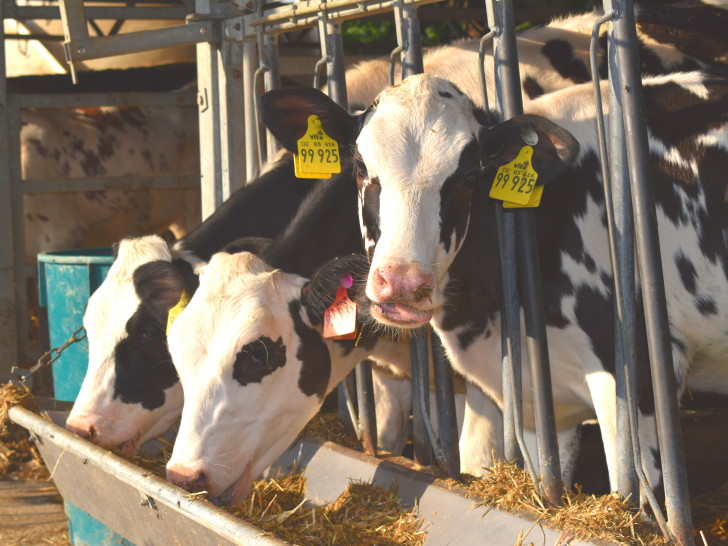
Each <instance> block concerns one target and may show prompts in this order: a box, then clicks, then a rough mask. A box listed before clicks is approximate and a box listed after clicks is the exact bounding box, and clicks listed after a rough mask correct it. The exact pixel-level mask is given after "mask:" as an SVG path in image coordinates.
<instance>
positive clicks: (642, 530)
mask: <svg viewBox="0 0 728 546" xmlns="http://www.w3.org/2000/svg"><path fill="white" fill-rule="evenodd" d="M449 483H451V484H452V483H455V482H453V481H452V480H450V481H449ZM465 485H466V488H467V496H468V497H469V498H471V499H473V500H476V501H477V505H478V506H492V507H495V508H498V509H501V510H505V511H514V510H515V511H521V512H525V513H527V514H530V515H531V516H533V517H535V518H536V520H537V521H539V522H543V523H544V524H546V525H548V526H550V527H554V528H556V529H562V530H564V531H568V533H569V535H570V536H571V537H574V538H578V539H586V540H606V541H611V542H616V543H619V544H635V545H647V546H658V545H663V544H667V543H666V541H665V540H664V538H663V537H662V535H661V534H660V531H659V528H658V527H657V525H655V524H653V523H651V522H648V521H645V519H644V518H642V517H641V515H640V514H639V513H636V512H634V511H633V510H632V509H631V508H630V505H629V504H628V503H626V502H625V501H623V500H622V499H620V498H619V497H618V496H617V495H616V494H611V495H604V496H595V495H586V494H584V493H582V492H581V491H580V490H579V489H578V488H577V490H576V491H570V490H567V491H566V492H564V496H563V505H562V506H560V507H548V506H545V505H544V503H542V502H541V500H540V498H539V496H538V495H537V493H536V490H535V488H534V486H533V483H532V482H531V478H530V476H529V475H528V473H527V472H526V471H525V470H523V469H522V468H520V467H518V466H516V465H514V464H510V463H506V462H504V461H499V462H497V463H496V464H495V465H494V466H493V467H491V468H490V469H488V474H487V475H486V476H484V477H483V478H478V479H476V478H473V477H472V476H470V477H466V480H465Z"/></svg>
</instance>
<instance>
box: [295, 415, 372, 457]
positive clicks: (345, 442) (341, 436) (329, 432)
mask: <svg viewBox="0 0 728 546" xmlns="http://www.w3.org/2000/svg"><path fill="white" fill-rule="evenodd" d="M309 437H314V438H320V439H322V440H325V441H327V442H334V443H336V444H339V445H342V446H344V447H348V448H349V449H354V450H356V451H363V448H362V445H361V442H360V441H359V440H357V439H356V438H355V437H354V436H352V435H351V434H350V433H349V432H347V430H346V428H345V427H344V425H343V424H341V422H340V421H339V418H338V417H337V415H336V413H335V412H334V413H317V414H316V415H315V416H314V417H313V418H312V419H311V420H310V421H309V422H308V424H307V425H306V427H305V428H304V429H303V430H302V431H301V433H300V434H299V435H298V438H297V440H302V439H304V438H309Z"/></svg>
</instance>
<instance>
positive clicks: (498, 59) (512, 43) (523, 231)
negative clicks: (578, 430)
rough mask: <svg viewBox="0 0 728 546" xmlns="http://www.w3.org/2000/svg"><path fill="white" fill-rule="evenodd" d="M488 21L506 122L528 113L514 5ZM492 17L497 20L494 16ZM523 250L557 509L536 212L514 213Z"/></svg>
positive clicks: (537, 404)
mask: <svg viewBox="0 0 728 546" xmlns="http://www.w3.org/2000/svg"><path fill="white" fill-rule="evenodd" d="M489 5H490V8H489V13H488V17H489V21H490V20H491V18H492V19H493V20H494V23H495V24H494V25H493V27H492V28H498V29H499V30H500V34H499V35H497V36H495V37H494V40H493V61H494V65H495V70H496V75H497V76H499V77H500V85H499V86H498V88H497V89H498V90H497V92H496V94H497V95H498V98H499V100H500V104H502V113H503V117H504V118H505V119H508V118H511V117H513V116H515V115H519V114H522V113H523V100H522V98H521V79H520V74H519V69H518V61H517V59H518V53H517V48H516V36H515V25H514V22H513V6H512V4H511V2H510V1H509V0H500V1H498V2H491V0H488V1H487V2H486V6H489ZM491 13H492V16H491ZM508 214H513V216H514V217H515V225H516V241H517V246H518V262H519V263H518V278H519V280H520V288H521V291H522V295H523V296H524V297H523V311H524V317H525V325H526V339H527V347H528V354H529V361H530V370H531V379H532V381H533V399H534V404H533V407H534V418H535V423H536V437H537V443H538V457H539V473H540V475H541V484H542V491H543V494H544V496H545V498H546V500H547V501H548V502H549V503H550V504H553V505H559V504H561V495H562V492H563V483H562V481H561V468H560V464H559V450H558V443H557V439H556V419H555V417H554V409H553V394H552V390H551V372H550V366H549V356H548V346H547V340H546V327H545V325H544V319H543V301H542V294H541V282H540V280H541V275H540V267H539V263H538V247H537V244H536V233H535V223H534V216H533V211H532V210H527V209H524V210H514V211H511V212H509V213H508Z"/></svg>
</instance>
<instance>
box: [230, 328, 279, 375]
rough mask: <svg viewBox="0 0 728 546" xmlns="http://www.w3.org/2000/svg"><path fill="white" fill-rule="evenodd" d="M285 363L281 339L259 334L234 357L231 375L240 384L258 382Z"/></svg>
mask: <svg viewBox="0 0 728 546" xmlns="http://www.w3.org/2000/svg"><path fill="white" fill-rule="evenodd" d="M285 363H286V347H285V345H284V344H283V341H282V340H281V339H280V338H278V341H273V340H272V339H270V338H268V337H265V336H261V337H260V338H258V339H257V340H255V341H254V342H252V343H248V344H247V345H244V346H243V348H242V349H240V351H238V354H237V355H236V357H235V362H234V364H233V377H234V378H235V379H236V380H237V381H238V382H239V383H240V384H241V385H247V384H248V383H260V381H262V379H263V378H264V377H265V376H267V375H269V374H271V373H273V372H274V371H275V370H276V369H277V368H280V367H281V366H283V365H284V364H285Z"/></svg>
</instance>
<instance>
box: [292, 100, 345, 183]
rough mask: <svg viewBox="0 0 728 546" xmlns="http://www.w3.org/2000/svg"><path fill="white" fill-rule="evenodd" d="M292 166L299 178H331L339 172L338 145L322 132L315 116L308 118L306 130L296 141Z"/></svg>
mask: <svg viewBox="0 0 728 546" xmlns="http://www.w3.org/2000/svg"><path fill="white" fill-rule="evenodd" d="M294 164H295V168H296V169H295V170H296V176H297V177H299V178H311V177H314V178H331V175H332V174H334V173H340V172H341V161H340V159H339V144H338V143H337V142H336V141H335V140H334V139H333V138H331V137H330V136H329V135H327V134H326V133H325V132H324V129H323V127H322V126H321V120H320V119H319V117H318V116H316V115H313V114H312V115H310V116H308V129H307V130H306V134H305V135H303V136H302V137H301V138H299V139H298V154H296V157H295V161H294Z"/></svg>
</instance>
